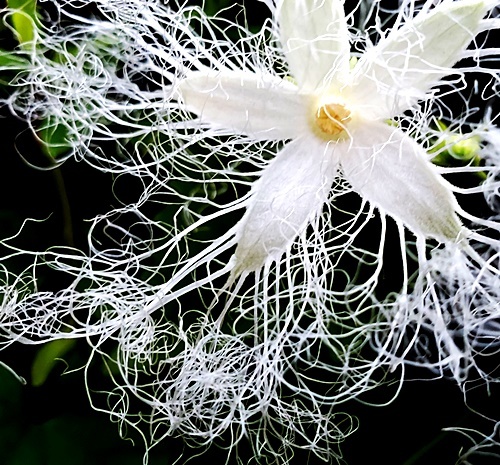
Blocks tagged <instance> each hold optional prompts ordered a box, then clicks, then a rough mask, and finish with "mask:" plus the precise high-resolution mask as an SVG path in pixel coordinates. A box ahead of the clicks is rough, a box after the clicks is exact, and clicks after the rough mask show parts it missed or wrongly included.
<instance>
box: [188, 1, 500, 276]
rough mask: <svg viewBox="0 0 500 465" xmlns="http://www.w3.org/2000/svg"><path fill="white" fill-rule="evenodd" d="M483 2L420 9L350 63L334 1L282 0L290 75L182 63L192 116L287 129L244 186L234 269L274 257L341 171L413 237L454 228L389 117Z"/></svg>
mask: <svg viewBox="0 0 500 465" xmlns="http://www.w3.org/2000/svg"><path fill="white" fill-rule="evenodd" d="M490 6H491V5H489V4H488V2H485V1H482V0H461V1H457V2H444V3H442V4H440V5H439V6H438V7H436V8H433V9H432V10H430V11H428V10H424V11H422V12H420V13H419V14H418V15H417V16H416V17H415V18H414V19H412V20H409V21H407V22H405V24H404V25H403V26H402V27H401V28H399V29H396V30H393V31H391V33H390V34H389V35H388V36H387V37H386V38H383V39H382V40H380V42H379V43H378V44H377V45H376V46H374V47H372V48H369V49H368V50H366V51H365V53H364V54H363V55H362V56H361V58H360V60H359V62H358V63H357V64H356V65H355V66H354V69H350V43H349V31H348V26H347V22H346V18H345V15H344V9H343V2H341V1H340V0H303V1H292V0H284V1H283V2H282V3H281V6H280V7H279V8H278V24H279V29H280V31H279V32H280V38H281V43H282V46H283V50H284V53H285V56H286V60H287V62H288V65H289V68H290V72H291V75H292V77H293V78H294V80H295V81H296V84H293V83H292V82H290V81H289V80H287V79H282V78H279V77H276V76H274V75H272V74H270V73H269V72H266V71H262V72H260V73H256V72H249V71H233V70H229V69H228V70H221V71H219V70H217V71H213V70H210V69H207V70H203V71H194V72H189V73H187V76H186V78H185V79H184V80H182V81H181V82H180V83H179V92H180V94H181V96H182V100H183V101H184V103H185V105H186V108H187V109H188V110H189V111H191V112H193V113H195V114H196V115H198V116H199V118H200V120H201V122H203V123H208V124H210V125H213V126H216V127H223V128H229V129H231V130H233V131H234V132H235V133H237V134H246V135H247V136H248V137H249V138H253V139H256V140H262V139H264V140H280V139H291V141H290V142H288V143H287V145H286V146H285V147H284V149H283V150H282V151H281V152H280V153H278V154H277V156H276V158H275V160H273V161H272V162H271V163H270V164H269V165H268V166H267V167H266V168H265V170H264V171H263V173H262V175H261V177H260V179H259V180H258V181H257V182H256V183H255V185H254V187H253V196H252V200H251V202H250V205H249V206H248V207H247V212H246V214H245V216H244V218H243V219H242V220H241V222H240V224H239V229H238V231H237V233H236V236H237V239H238V246H237V249H236V252H235V256H236V263H235V268H234V269H233V271H232V275H233V277H235V276H237V275H239V274H241V273H243V272H248V271H256V270H259V269H261V268H262V267H263V265H264V264H265V263H266V262H267V261H268V260H271V261H275V260H278V259H279V258H280V257H281V255H282V254H283V253H284V252H285V250H287V248H289V247H290V245H291V243H292V242H293V241H294V239H295V238H296V237H297V235H298V234H299V233H300V232H302V231H303V230H304V229H305V228H306V226H307V225H308V224H309V223H310V221H311V220H312V219H313V218H315V217H317V215H319V214H320V212H321V211H322V208H323V205H324V203H325V202H326V200H327V199H328V196H329V192H330V189H331V186H332V183H333V181H334V179H335V177H336V176H338V175H339V171H341V172H342V174H343V176H345V178H346V179H347V180H348V181H349V183H350V184H351V185H352V186H353V188H354V189H355V190H356V191H357V192H358V193H359V194H360V195H361V196H362V197H363V198H364V199H365V200H367V201H369V202H370V203H371V204H372V205H374V206H376V207H377V208H378V209H379V210H380V211H381V212H382V213H385V214H388V215H390V216H392V217H393V218H394V219H396V220H399V221H401V222H402V223H403V224H404V225H405V226H406V227H408V228H409V229H410V230H411V231H413V233H415V234H416V235H417V236H423V237H425V238H433V239H436V240H438V241H440V242H444V241H457V240H459V239H460V238H461V234H460V232H461V230H462V226H461V223H460V220H459V219H458V216H457V214H456V212H457V210H458V204H457V202H456V200H455V198H454V196H453V194H452V191H451V188H450V186H449V185H448V183H447V182H446V181H445V180H444V179H443V178H442V177H441V176H440V175H439V174H438V172H437V170H436V168H435V167H434V166H433V165H432V164H431V163H430V162H429V161H428V160H427V159H428V155H427V153H426V149H425V148H424V147H423V146H421V145H420V144H419V143H417V142H416V141H415V140H414V139H412V138H411V137H410V136H409V135H408V134H406V133H405V131H404V130H402V129H399V128H396V127H394V125H392V124H390V123H389V122H388V120H391V119H392V118H394V117H395V116H398V115H401V114H402V113H404V112H405V111H406V110H409V109H411V108H412V107H413V106H414V105H415V104H416V103H417V102H418V101H420V100H423V99H425V98H427V97H431V96H432V92H431V88H432V87H433V86H435V85H436V84H437V83H438V82H439V80H440V79H441V78H442V77H443V76H445V75H447V74H449V73H450V67H452V66H453V65H454V64H455V63H456V62H457V61H458V60H459V59H460V58H461V55H462V53H463V50H464V49H465V48H466V47H467V45H468V44H469V43H470V42H471V41H472V40H473V38H474V37H475V35H476V34H477V32H478V30H479V26H480V24H481V19H482V18H483V17H484V16H485V15H486V13H487V12H488V10H489V8H490Z"/></svg>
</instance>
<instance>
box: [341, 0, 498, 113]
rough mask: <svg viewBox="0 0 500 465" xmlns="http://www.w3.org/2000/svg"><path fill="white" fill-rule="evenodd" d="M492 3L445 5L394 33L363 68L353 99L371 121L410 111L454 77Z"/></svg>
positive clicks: (363, 62) (374, 50)
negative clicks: (453, 74)
mask: <svg viewBox="0 0 500 465" xmlns="http://www.w3.org/2000/svg"><path fill="white" fill-rule="evenodd" d="M486 3H487V2H485V1H482V0H460V1H456V2H452V1H447V2H443V3H442V4H440V5H439V6H437V7H435V8H434V9H432V10H431V11H430V12H427V11H422V12H421V13H420V14H418V15H417V16H416V17H415V18H414V19H413V20H409V21H407V22H406V23H405V24H404V25H403V27H401V28H400V29H398V30H396V31H392V32H391V33H390V34H389V35H388V36H387V37H386V38H385V39H382V40H381V41H380V42H379V44H378V45H377V46H375V47H373V48H372V49H370V50H368V51H367V52H366V53H365V54H364V55H363V57H362V58H361V59H360V61H359V62H358V64H357V66H356V68H355V70H354V76H353V84H352V89H351V92H352V96H349V98H350V99H352V100H354V101H355V102H357V104H358V105H359V106H360V107H362V108H363V107H364V110H363V112H364V114H365V116H367V117H372V118H379V119H386V118H391V117H393V116H395V115H398V114H401V113H403V112H404V111H406V110H407V109H408V108H410V107H411V106H412V105H414V104H415V103H416V102H417V101H418V100H421V99H423V98H424V96H425V94H426V93H427V92H428V91H429V90H430V89H431V87H433V86H434V85H436V84H437V83H438V81H439V80H440V79H441V78H443V77H444V76H446V75H448V74H451V73H452V72H453V71H452V69H451V68H452V67H453V65H454V64H455V63H456V62H457V61H458V60H460V58H461V55H462V52H464V50H465V49H466V48H467V46H468V45H469V44H470V42H471V41H472V40H473V39H474V37H475V35H476V34H477V32H478V30H479V26H480V23H481V19H482V18H483V17H484V16H485V15H486V13H487V11H488V9H489V8H490V7H491V5H490V6H488V5H487V4H486Z"/></svg>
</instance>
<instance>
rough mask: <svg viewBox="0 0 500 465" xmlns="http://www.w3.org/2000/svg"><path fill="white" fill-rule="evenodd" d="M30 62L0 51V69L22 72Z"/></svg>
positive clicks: (11, 53) (14, 54)
mask: <svg viewBox="0 0 500 465" xmlns="http://www.w3.org/2000/svg"><path fill="white" fill-rule="evenodd" d="M29 64H30V62H29V61H28V60H26V59H25V58H21V57H19V56H18V55H17V54H16V53H13V52H7V51H5V50H1V49H0V69H2V70H5V69H13V70H23V69H27V68H28V66H29Z"/></svg>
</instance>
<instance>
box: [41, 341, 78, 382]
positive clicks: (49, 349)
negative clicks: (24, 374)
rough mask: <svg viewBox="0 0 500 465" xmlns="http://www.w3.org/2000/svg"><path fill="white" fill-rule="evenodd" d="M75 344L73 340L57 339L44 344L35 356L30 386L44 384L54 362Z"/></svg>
mask: <svg viewBox="0 0 500 465" xmlns="http://www.w3.org/2000/svg"><path fill="white" fill-rule="evenodd" d="M75 342H76V341H75V339H58V340H57V341H51V342H48V343H47V344H45V345H44V346H43V347H42V348H41V349H40V350H39V351H38V353H37V354H36V357H35V360H34V361H33V365H32V366H31V384H32V385H33V386H41V385H42V384H43V383H45V381H46V379H47V377H48V376H49V374H50V372H51V371H52V368H54V366H55V364H56V361H57V360H59V359H60V358H61V357H62V356H64V354H66V353H67V352H68V351H69V350H70V349H71V348H72V347H73V346H74V345H75Z"/></svg>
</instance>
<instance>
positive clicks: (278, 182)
mask: <svg viewBox="0 0 500 465" xmlns="http://www.w3.org/2000/svg"><path fill="white" fill-rule="evenodd" d="M337 166H338V158H337V157H336V156H334V154H333V153H332V150H331V148H329V147H328V145H327V144H326V143H325V142H323V141H321V140H319V139H316V138H314V137H309V136H305V137H303V138H300V139H296V140H294V141H292V142H290V143H289V144H288V145H286V146H285V148H284V149H283V150H282V151H281V152H280V153H278V155H277V156H276V158H275V159H274V160H273V161H272V162H271V163H270V164H269V165H268V166H267V167H266V168H265V170H264V171H263V173H262V176H261V177H260V179H259V180H258V181H256V182H255V184H254V186H253V197H252V200H251V203H250V204H249V206H248V208H247V211H246V213H245V215H244V216H243V218H242V219H241V221H240V223H239V232H238V233H237V235H236V238H237V240H238V246H237V247H236V252H235V257H236V265H235V267H234V268H233V271H232V273H231V274H232V277H233V278H234V277H236V276H238V275H239V274H241V273H243V272H248V271H257V270H259V269H260V268H261V267H262V266H263V265H264V264H265V263H266V262H267V261H273V260H278V259H279V258H280V257H281V256H282V255H283V253H284V252H285V251H286V249H287V248H288V247H289V246H290V245H291V244H292V242H293V240H294V239H295V238H296V237H297V235H298V234H300V233H301V232H302V231H304V229H305V228H306V227H307V225H308V224H309V222H310V221H311V220H312V219H313V218H314V217H315V216H316V215H318V214H319V213H320V212H321V209H322V207H323V204H324V203H325V202H326V200H327V199H328V194H329V192H330V189H331V187H332V183H333V181H334V179H335V175H336V173H337Z"/></svg>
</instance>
